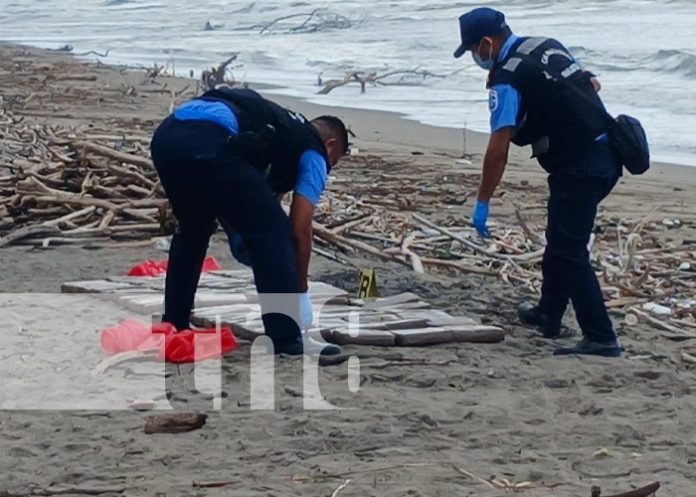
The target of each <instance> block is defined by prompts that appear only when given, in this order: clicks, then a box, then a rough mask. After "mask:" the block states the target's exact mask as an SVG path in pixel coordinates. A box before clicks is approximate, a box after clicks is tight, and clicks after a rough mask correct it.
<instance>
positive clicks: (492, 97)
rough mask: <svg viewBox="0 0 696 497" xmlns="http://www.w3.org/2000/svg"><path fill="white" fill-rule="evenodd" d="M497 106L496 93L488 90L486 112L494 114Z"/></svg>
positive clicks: (498, 100) (498, 102) (498, 101)
mask: <svg viewBox="0 0 696 497" xmlns="http://www.w3.org/2000/svg"><path fill="white" fill-rule="evenodd" d="M499 104H500V99H499V98H498V92H497V91H496V90H490V91H489V92H488V110H490V111H491V112H495V111H496V110H498V105H499Z"/></svg>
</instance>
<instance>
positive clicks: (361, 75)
mask: <svg viewBox="0 0 696 497" xmlns="http://www.w3.org/2000/svg"><path fill="white" fill-rule="evenodd" d="M413 76H417V77H418V79H420V80H424V79H426V78H439V79H444V78H446V77H447V76H446V75H443V74H435V73H433V72H430V71H426V70H423V69H420V68H414V69H398V70H395V71H389V72H385V73H382V74H378V73H377V71H374V72H365V71H350V72H348V73H346V75H345V76H344V77H343V79H330V80H327V81H324V80H323V79H322V77H321V74H319V76H318V78H317V82H318V83H319V84H320V85H323V88H322V89H321V90H319V92H318V94H319V95H328V94H329V93H331V92H332V91H333V90H335V89H336V88H339V87H341V86H346V85H348V84H350V83H358V84H359V85H360V93H365V92H366V91H367V85H368V84H371V85H373V86H377V85H382V86H388V85H397V86H398V85H405V84H407V81H410V80H412V78H413ZM395 78H396V79H395Z"/></svg>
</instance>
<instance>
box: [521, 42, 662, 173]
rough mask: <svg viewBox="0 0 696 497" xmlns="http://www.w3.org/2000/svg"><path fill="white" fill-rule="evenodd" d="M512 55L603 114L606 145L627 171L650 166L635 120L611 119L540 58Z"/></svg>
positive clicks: (640, 128)
mask: <svg viewBox="0 0 696 497" xmlns="http://www.w3.org/2000/svg"><path fill="white" fill-rule="evenodd" d="M514 57H519V58H520V59H522V60H524V61H527V62H529V63H531V64H532V65H534V66H536V67H538V68H540V69H541V70H543V71H545V72H546V73H547V74H549V75H550V76H552V77H553V78H554V80H555V81H556V82H558V83H560V84H562V85H565V86H566V87H567V88H569V89H570V90H571V91H573V92H575V93H576V94H577V95H578V96H580V97H581V98H582V99H583V100H585V101H586V102H587V103H588V104H590V105H591V106H592V107H593V108H595V109H597V111H599V112H601V113H602V115H603V116H604V117H603V118H604V119H605V120H606V122H607V134H608V136H609V146H610V147H611V149H612V151H613V152H614V156H615V157H616V159H617V160H618V161H619V162H620V163H621V165H623V166H624V167H625V168H626V169H627V170H628V172H630V173H631V174H643V173H644V172H645V171H647V170H648V169H650V147H649V145H648V137H647V135H646V133H645V129H644V128H643V125H642V124H641V123H640V121H639V120H638V119H636V118H635V117H631V116H626V115H623V114H622V115H620V116H618V117H616V118H614V117H613V116H612V115H611V114H609V113H608V112H607V111H606V109H604V107H600V106H598V105H597V104H596V103H595V101H594V100H592V99H591V98H590V97H588V96H587V95H586V94H585V93H584V92H583V91H582V90H581V89H580V88H578V87H577V86H575V85H574V84H573V83H571V82H570V81H568V80H567V79H566V78H565V77H564V76H563V75H561V74H560V73H559V72H558V71H556V70H554V69H553V68H552V67H550V66H548V65H546V64H542V63H541V61H539V60H537V59H535V58H534V57H532V56H530V55H524V54H519V53H517V54H515V55H514Z"/></svg>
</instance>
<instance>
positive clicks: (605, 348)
mask: <svg viewBox="0 0 696 497" xmlns="http://www.w3.org/2000/svg"><path fill="white" fill-rule="evenodd" d="M623 352H624V349H623V347H621V346H620V345H619V342H618V341H617V340H612V341H611V342H592V341H590V340H588V339H587V338H583V339H582V340H580V341H579V342H578V343H577V344H576V345H573V346H572V347H561V348H559V349H556V350H555V352H554V353H553V355H557V356H561V355H596V356H601V357H621V354H622V353H623Z"/></svg>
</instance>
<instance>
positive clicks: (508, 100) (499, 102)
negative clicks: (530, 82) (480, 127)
mask: <svg viewBox="0 0 696 497" xmlns="http://www.w3.org/2000/svg"><path fill="white" fill-rule="evenodd" d="M517 40H519V37H518V36H515V35H514V34H513V35H510V36H509V37H508V39H507V40H505V43H504V44H503V46H502V48H501V49H500V54H499V56H498V58H499V60H504V59H505V58H506V57H507V56H508V54H509V53H510V50H511V49H512V46H513V45H514V43H515V42H516V41H517ZM521 101H522V97H521V96H520V92H518V91H517V90H516V89H515V88H514V87H513V86H512V85H494V86H493V87H492V88H491V89H490V91H489V93H488V109H489V110H490V111H491V133H495V132H496V131H500V130H501V129H503V128H510V127H513V128H514V127H516V126H517V117H518V115H519V112H520V103H521Z"/></svg>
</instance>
